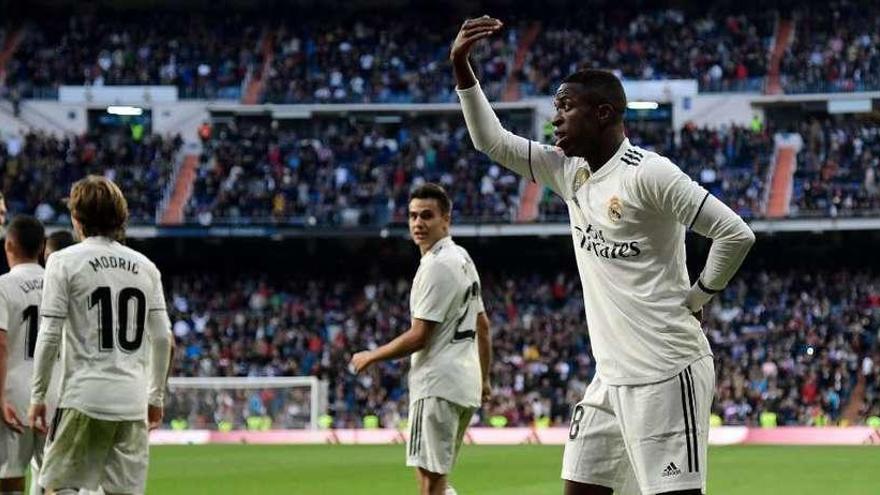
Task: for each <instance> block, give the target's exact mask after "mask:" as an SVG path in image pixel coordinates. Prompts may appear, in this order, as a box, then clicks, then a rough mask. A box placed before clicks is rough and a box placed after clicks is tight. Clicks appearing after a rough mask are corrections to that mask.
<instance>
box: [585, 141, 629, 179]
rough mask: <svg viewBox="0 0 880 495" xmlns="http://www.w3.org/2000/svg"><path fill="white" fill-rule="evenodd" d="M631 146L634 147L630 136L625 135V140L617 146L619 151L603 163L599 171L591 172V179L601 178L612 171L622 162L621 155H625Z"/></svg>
mask: <svg viewBox="0 0 880 495" xmlns="http://www.w3.org/2000/svg"><path fill="white" fill-rule="evenodd" d="M631 147H632V145H631V144H629V138H627V137H624V138H623V141H622V142H621V143H620V146H619V147H618V148H617V151H616V152H615V153H614V155H613V156H612V157H611V158H609V159H608V161H607V162H605V165H602V167H601V168H600V169H599V170H598V171H596V172H593V173H592V174H591V177H590V180H599V179H601V178H602V177H604V176H606V175H608V174H609V173H611V171H612V170H613V169H614V168H615V167H616V166H617V165H618V163H619V162H620V157H621V156H623V154H624V153H625V152H626V150H628V149H630V148H631ZM590 170H591V171H592V167H590Z"/></svg>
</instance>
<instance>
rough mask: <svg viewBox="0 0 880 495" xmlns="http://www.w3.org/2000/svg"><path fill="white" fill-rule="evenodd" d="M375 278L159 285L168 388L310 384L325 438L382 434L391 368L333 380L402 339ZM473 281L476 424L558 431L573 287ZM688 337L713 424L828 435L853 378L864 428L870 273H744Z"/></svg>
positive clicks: (402, 324) (559, 280)
mask: <svg viewBox="0 0 880 495" xmlns="http://www.w3.org/2000/svg"><path fill="white" fill-rule="evenodd" d="M377 277H378V278H376V279H375V280H369V281H361V282H356V281H354V280H351V279H345V278H336V279H330V278H327V277H325V279H323V280H315V279H311V280H305V279H296V278H294V279H289V278H288V279H286V280H273V279H271V278H270V277H269V276H267V275H262V276H258V275H250V276H243V277H236V278H235V279H224V278H223V277H221V276H217V275H205V274H200V275H182V276H176V277H170V281H169V283H168V284H167V287H168V291H169V294H168V300H169V301H170V303H171V304H170V306H169V307H170V308H171V312H172V315H171V316H172V321H173V328H174V333H175V336H176V338H177V343H178V346H179V349H180V352H178V353H177V354H176V356H175V365H174V366H175V370H176V373H177V374H179V375H186V376H281V375H317V376H320V377H322V378H324V379H327V380H329V382H330V387H329V392H330V397H329V407H330V414H331V415H332V416H333V417H334V425H335V426H336V427H348V426H360V425H361V421H362V418H363V416H364V415H366V414H375V415H377V416H379V417H380V420H381V423H382V424H383V425H385V426H388V427H394V426H396V425H397V424H398V421H399V420H400V419H401V418H402V417H404V416H405V414H406V413H405V411H406V407H407V395H406V379H405V377H406V370H407V367H408V365H407V364H406V361H405V360H403V361H394V362H388V363H383V364H381V365H377V366H376V367H375V368H374V370H373V371H371V372H369V373H366V374H362V375H359V376H355V375H352V374H351V373H349V372H348V371H347V365H348V360H349V357H350V355H351V354H352V353H353V352H355V351H357V350H359V349H365V348H370V347H373V346H375V345H380V344H382V343H384V342H386V341H388V340H390V339H391V338H393V337H394V336H395V335H397V334H399V333H400V332H402V331H404V330H405V329H406V328H407V327H408V325H409V321H410V320H409V314H408V308H407V301H408V297H407V295H408V292H409V285H410V281H409V279H408V278H403V277H401V278H382V277H381V276H378V275H377ZM482 278H483V287H484V288H483V296H484V300H485V303H486V307H487V311H488V313H489V315H490V317H491V320H492V327H493V328H492V339H493V345H494V352H495V359H494V364H493V367H492V379H493V397H492V400H491V401H490V402H489V403H488V404H487V405H486V406H484V409H483V411H482V413H481V418H482V419H481V421H482V422H483V423H487V421H488V418H489V417H490V416H504V417H505V418H506V419H507V424H508V425H510V426H514V425H530V424H533V423H534V421H535V420H536V419H537V418H542V417H546V418H550V421H551V422H552V423H553V424H565V423H566V422H567V420H568V415H569V412H570V407H571V406H572V404H574V403H576V402H577V401H579V400H580V399H581V397H582V395H583V391H584V388H585V386H586V384H587V383H589V380H590V379H591V378H592V376H593V373H594V372H595V362H594V361H593V358H592V356H591V353H590V344H589V340H588V339H587V333H586V328H585V323H584V301H583V298H582V294H581V290H580V283H579V282H578V281H577V280H576V279H575V278H573V277H572V276H571V275H570V274H566V273H558V274H553V273H549V272H547V271H546V270H543V271H535V272H534V273H527V274H517V275H512V274H505V273H500V272H497V273H496V272H492V273H483V274H482ZM703 327H704V329H705V330H706V331H707V335H708V338H709V340H710V343H711V345H712V349H713V351H714V353H715V363H716V373H717V390H716V402H715V407H714V413H715V414H717V415H718V416H720V417H721V418H722V419H723V421H724V423H725V424H734V425H737V424H744V425H756V424H757V423H758V418H759V415H760V413H761V412H762V411H773V412H776V413H777V415H778V418H779V419H778V421H779V424H783V425H793V424H799V425H809V424H821V422H824V423H825V424H827V423H832V422H836V421H838V420H839V419H840V418H841V412H842V408H843V407H844V406H845V405H846V403H847V401H848V399H849V397H850V394H851V392H852V390H853V387H854V385H855V383H856V381H857V378H858V374H859V373H864V374H865V375H867V376H868V377H869V380H868V386H867V389H866V397H868V398H869V399H868V404H869V405H867V406H866V407H865V413H867V412H868V411H870V410H875V409H876V408H877V407H878V404H877V398H878V394H880V389H878V388H877V387H878V385H880V383H878V381H877V374H878V368H880V360H878V352H880V346H878V335H877V330H878V328H880V280H878V278H877V276H876V274H870V273H856V272H852V271H848V270H843V269H840V270H832V271H821V272H817V273H805V272H802V271H751V272H746V273H745V274H744V275H743V276H740V277H738V278H737V279H736V281H735V282H734V283H733V284H732V286H731V287H730V288H729V289H728V290H727V291H726V292H725V293H723V294H722V295H721V296H720V298H719V299H718V300H716V301H715V302H713V303H712V304H711V305H710V306H709V307H708V308H706V310H705V311H704V323H703ZM866 359H867V361H870V362H871V364H870V365H868V364H866ZM871 359H873V361H871ZM240 410H241V411H242V412H241V414H244V413H245V411H246V408H243V407H242V408H240ZM862 418H864V416H862ZM191 419H195V418H191ZM238 420H239V421H243V419H242V418H241V417H239V418H238Z"/></svg>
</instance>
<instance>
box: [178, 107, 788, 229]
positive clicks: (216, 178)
mask: <svg viewBox="0 0 880 495" xmlns="http://www.w3.org/2000/svg"><path fill="white" fill-rule="evenodd" d="M631 128H632V132H631V138H632V140H633V142H634V143H636V144H641V145H643V146H645V147H647V148H649V149H654V150H656V151H657V152H659V153H661V154H665V155H667V156H669V157H670V158H671V159H672V160H673V161H675V162H676V163H678V164H679V166H681V167H682V169H683V170H685V171H686V172H687V173H688V174H690V175H691V177H694V178H695V179H696V180H698V181H699V182H700V183H701V184H703V185H704V187H706V188H707V189H708V190H710V191H711V192H712V193H713V194H715V195H716V196H718V197H719V198H720V199H722V200H723V201H725V202H727V203H728V204H729V205H730V206H731V207H733V208H734V209H735V210H736V211H737V213H739V214H740V215H743V216H745V217H753V216H756V215H759V214H760V212H761V209H760V201H761V198H762V192H763V180H762V179H763V177H765V176H766V171H767V166H768V164H769V160H770V157H771V156H772V150H773V147H772V141H771V138H770V137H769V135H768V133H767V132H766V131H764V130H760V131H757V132H755V131H752V130H750V129H747V128H743V127H724V128H721V129H718V130H709V129H697V128H691V127H688V128H685V129H684V130H682V133H681V140H680V142H678V143H676V141H675V139H674V135H673V133H672V132H671V131H669V130H667V129H662V128H658V127H656V126H651V127H646V126H640V125H639V124H638V123H635V124H633V125H632V126H631ZM514 130H516V127H514ZM424 181H432V182H439V183H440V184H443V185H444V186H446V187H447V188H448V189H449V190H450V192H451V193H452V194H453V201H454V203H455V205H456V207H455V210H456V218H457V219H458V220H459V221H466V222H509V221H511V220H512V219H514V218H516V214H517V211H518V209H519V207H520V192H519V187H520V180H519V177H517V176H516V175H514V174H513V173H512V172H510V171H508V170H507V169H505V168H503V167H501V166H500V165H498V164H494V163H492V162H490V161H488V159H487V158H485V157H484V155H482V154H481V153H477V152H476V151H474V149H473V147H472V145H471V144H470V138H469V137H468V135H467V129H466V128H465V127H464V124H463V122H461V121H460V119H459V118H455V119H448V118H444V119H440V120H439V121H436V120H435V121H417V120H416V121H412V122H408V123H407V124H406V125H403V126H397V127H392V126H387V125H381V124H374V123H371V122H369V123H368V122H357V123H355V122H351V121H347V120H342V119H339V120H334V121H332V122H330V123H322V124H321V125H318V126H315V127H313V128H311V129H307V130H300V131H293V130H284V129H280V128H278V127H277V126H275V125H272V126H256V125H247V124H241V125H232V126H228V127H224V128H221V129H219V130H218V132H216V133H215V137H214V138H213V139H212V141H211V142H210V143H209V146H208V147H207V148H206V154H205V156H203V160H202V165H201V166H200V168H199V173H198V179H197V181H196V184H195V188H194V190H195V193H194V197H193V200H192V201H191V202H190V205H189V212H188V215H189V217H190V218H193V219H196V220H197V221H201V222H202V223H211V222H218V223H225V222H231V223H237V222H241V221H243V220H244V219H251V218H257V219H264V220H267V221H271V222H279V223H295V224H302V225H326V226H331V225H347V226H352V225H374V224H379V225H384V224H386V223H388V222H403V221H405V219H406V203H407V194H408V192H409V188H410V187H412V185H417V184H420V183H422V182H424ZM540 215H541V216H540V219H547V220H557V221H558V220H561V219H564V218H565V216H566V207H565V204H564V203H563V201H562V200H561V199H559V198H557V197H555V195H552V194H550V193H548V194H547V195H546V197H545V198H544V199H543V200H542V202H541V205H540Z"/></svg>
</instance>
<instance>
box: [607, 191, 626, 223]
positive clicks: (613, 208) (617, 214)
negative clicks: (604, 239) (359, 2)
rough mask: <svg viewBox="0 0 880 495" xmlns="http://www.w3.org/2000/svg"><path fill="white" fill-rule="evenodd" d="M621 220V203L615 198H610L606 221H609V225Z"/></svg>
mask: <svg viewBox="0 0 880 495" xmlns="http://www.w3.org/2000/svg"><path fill="white" fill-rule="evenodd" d="M621 218H623V203H621V202H620V198H618V197H617V196H612V197H611V199H610V200H608V219H609V220H611V223H617V222H619V221H620V219H621Z"/></svg>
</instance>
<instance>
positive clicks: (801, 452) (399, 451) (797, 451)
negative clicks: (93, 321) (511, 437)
mask: <svg viewBox="0 0 880 495" xmlns="http://www.w3.org/2000/svg"><path fill="white" fill-rule="evenodd" d="M403 456H404V447H403V446H402V445H396V446H395V445H389V446H342V445H317V446H311V445H308V446H265V445H210V446H161V447H153V448H152V450H151V456H150V476H149V481H148V485H147V493H149V494H162V495H177V494H180V495H184V494H186V495H191V494H201V493H204V494H211V495H214V494H236V495H241V494H271V493H284V494H294V495H337V494H340V495H341V494H346V495H349V494H356V495H360V494H364V495H368V494H376V495H397V494H400V495H410V494H413V493H416V490H415V486H416V485H415V481H414V477H413V473H412V472H411V469H410V468H406V467H404V465H403ZM561 461H562V447H561V446H537V445H521V446H504V447H493V446H474V445H466V446H464V448H463V449H462V454H461V457H460V458H459V461H458V465H457V466H456V468H455V472H454V473H453V474H452V477H451V480H452V483H453V486H455V487H456V489H457V490H458V492H459V494H461V495H502V494H503V495H509V494H517V495H546V494H560V493H562V489H561V486H562V484H561V482H560V480H559V471H560V466H561ZM709 461H710V465H709V491H708V493H709V494H711V495H746V494H748V495H760V494H774V495H784V494H792V495H810V494H816V495H827V494H829V493H830V494H833V495H871V494H880V448H878V447H762V446H748V447H746V446H735V447H715V448H712V449H711V450H710V452H709Z"/></svg>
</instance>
